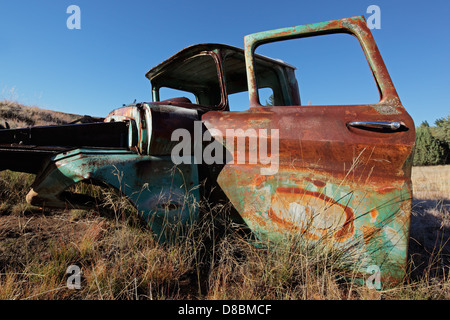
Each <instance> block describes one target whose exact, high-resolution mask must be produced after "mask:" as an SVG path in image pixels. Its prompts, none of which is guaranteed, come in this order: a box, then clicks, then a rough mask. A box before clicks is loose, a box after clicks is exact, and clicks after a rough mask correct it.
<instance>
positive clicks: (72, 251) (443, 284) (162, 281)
mask: <svg viewBox="0 0 450 320" xmlns="http://www.w3.org/2000/svg"><path fill="white" fill-rule="evenodd" d="M436 169H438V168H436ZM436 176H439V175H436ZM31 181H32V176H29V175H26V174H22V173H13V172H9V171H4V172H1V173H0V184H1V187H2V188H1V190H2V193H1V195H0V201H1V203H2V206H3V210H2V215H1V216H0V298H1V299H205V300H210V299H213V300H215V299H226V300H228V299H251V300H260V299H276V300H278V299H294V300H304V299H334V300H340V299H449V298H450V279H449V278H448V267H449V265H450V263H449V261H448V256H449V250H448V243H447V242H448V227H449V215H448V207H447V205H448V204H447V203H446V202H443V200H427V201H434V202H432V203H431V205H428V203H426V206H425V205H424V201H425V200H415V202H414V203H415V204H414V208H413V217H412V221H411V245H410V254H411V272H410V277H409V279H408V280H407V281H406V282H405V283H404V284H403V285H401V286H399V287H396V288H392V289H389V290H385V291H376V290H370V289H368V288H366V287H365V286H362V285H357V284H354V283H352V282H348V281H346V280H344V278H343V277H342V268H341V266H342V264H343V263H345V261H343V260H342V259H341V253H340V252H333V251H331V252H330V251H327V250H323V248H318V247H316V248H306V247H305V246H303V245H301V244H302V242H301V241H299V239H292V241H287V242H286V243H285V245H283V246H280V247H278V248H276V249H274V248H271V249H270V250H269V249H261V248H258V247H257V246H254V245H253V244H252V243H251V242H250V241H248V239H247V238H246V235H245V233H243V232H239V229H238V228H237V226H236V225H235V224H234V223H233V222H231V221H228V220H226V219H223V218H221V216H220V215H219V213H220V212H219V211H221V210H224V208H223V207H221V208H213V210H211V212H210V214H208V215H205V216H204V218H203V220H202V221H201V222H200V223H199V224H198V225H197V226H196V227H195V228H193V229H192V232H191V233H190V234H188V235H187V236H186V237H184V238H182V239H179V240H178V241H177V242H176V243H172V244H165V245H162V244H159V243H157V242H156V241H155V240H154V237H153V235H152V234H151V232H150V231H149V229H148V228H147V227H146V226H145V225H144V224H142V222H141V221H140V220H139V219H138V218H137V212H136V210H135V209H134V207H132V206H131V205H130V204H129V203H128V202H127V200H126V199H125V198H124V197H123V196H121V195H120V194H119V193H117V192H115V191H114V190H109V189H106V190H105V189H102V188H99V187H96V186H91V185H77V186H76V187H75V190H73V191H76V192H84V193H88V194H90V195H92V196H98V195H102V198H103V202H102V203H99V205H98V207H97V208H95V209H93V210H63V211H59V212H58V211H51V212H45V211H42V210H40V209H38V208H33V207H29V206H27V205H24V204H23V195H24V194H25V193H26V192H27V190H28V187H29V184H30V183H31ZM433 182H435V181H433ZM6 190H8V191H6ZM13 190H14V191H13ZM433 194H434V195H435V196H436V194H435V193H433ZM434 204H435V205H436V206H433V205H434ZM13 208H14V209H13ZM12 209H13V210H12ZM70 265H77V266H79V267H80V268H81V270H82V283H81V289H80V290H70V289H68V288H67V286H66V281H67V279H68V274H66V270H67V268H68V266H70Z"/></svg>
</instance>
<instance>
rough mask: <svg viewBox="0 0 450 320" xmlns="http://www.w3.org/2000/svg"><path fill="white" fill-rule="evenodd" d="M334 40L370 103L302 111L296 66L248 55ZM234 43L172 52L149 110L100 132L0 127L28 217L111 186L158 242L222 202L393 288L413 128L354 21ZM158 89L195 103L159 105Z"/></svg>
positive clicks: (112, 117) (400, 266)
mask: <svg viewBox="0 0 450 320" xmlns="http://www.w3.org/2000/svg"><path fill="white" fill-rule="evenodd" d="M332 33H347V34H351V35H353V36H355V37H356V38H357V40H358V41H359V43H360V45H361V48H362V50H363V52H364V55H365V57H366V59H367V62H368V64H369V67H370V70H371V72H372V74H373V77H374V79H375V82H376V84H377V86H378V91H379V94H380V100H379V102H378V103H375V104H366V105H333V106H328V105H304V104H302V103H301V101H300V94H299V88H298V84H297V80H296V78H295V73H294V68H293V67H292V66H290V65H289V64H287V63H284V62H282V61H280V60H277V59H272V58H268V57H265V56H261V55H258V54H255V49H256V48H257V47H258V46H259V45H261V44H265V43H269V42H277V41H283V40H287V39H294V38H304V37H312V36H317V35H323V34H332ZM244 42H245V48H244V50H242V49H239V48H236V47H232V46H228V45H223V44H200V45H193V46H190V47H188V48H186V49H184V50H182V51H180V52H178V53H176V54H175V55H173V56H172V57H171V58H169V59H168V60H166V61H164V62H162V63H161V64H159V65H157V66H156V67H154V68H153V69H151V70H150V71H148V73H147V74H146V77H147V78H148V79H149V80H150V82H151V88H152V102H141V103H133V104H131V105H127V106H123V107H121V108H118V109H116V110H114V111H112V112H111V113H110V114H108V115H107V116H106V117H105V118H104V119H103V120H102V121H101V122H92V123H81V124H71V125H60V126H48V127H31V128H20V129H5V130H0V155H1V158H0V170H5V169H10V170H15V171H22V172H29V173H33V174H36V179H35V181H34V184H33V185H32V189H31V191H30V192H29V194H28V195H27V197H26V199H27V201H28V202H29V203H30V204H32V205H36V206H45V207H63V208H66V207H67V206H71V207H84V206H86V205H89V201H90V199H87V198H86V197H84V196H82V195H76V194H72V193H70V192H68V191H67V190H68V188H69V187H70V186H72V185H74V184H76V183H78V182H81V181H91V182H98V183H103V184H107V185H109V186H113V187H115V188H116V189H118V190H120V191H121V192H122V193H123V194H125V195H126V196H127V197H128V198H129V199H130V200H131V201H132V202H133V203H134V205H135V206H136V208H137V209H138V211H139V212H140V214H141V215H142V218H143V219H145V220H146V221H148V222H149V225H150V226H151V228H152V230H153V231H154V233H155V234H156V236H158V237H160V239H164V237H166V236H167V233H168V232H169V233H170V231H171V229H170V227H168V226H170V225H171V224H173V223H178V224H181V225H189V224H190V223H192V222H193V221H195V220H196V219H198V215H199V211H200V210H201V209H202V208H201V207H200V206H199V204H202V203H204V202H202V201H205V199H206V201H209V202H210V203H212V204H215V203H218V202H219V201H226V202H229V203H231V204H232V206H233V209H234V210H235V211H236V212H237V213H238V214H239V215H240V217H241V218H242V220H243V222H245V224H246V225H247V226H248V228H249V229H250V230H251V231H252V232H253V233H254V234H255V236H256V237H257V238H259V239H262V240H267V241H280V240H282V239H284V237H285V236H286V235H289V234H292V233H295V234H300V235H301V237H302V238H303V239H307V240H308V241H312V242H323V243H325V244H327V245H328V246H331V247H333V248H338V249H340V250H348V252H350V251H351V252H352V254H353V255H354V257H355V261H357V262H358V266H357V267H355V272H356V273H358V274H362V275H364V274H366V275H367V273H370V272H371V271H368V270H370V268H369V267H370V266H377V267H378V268H379V269H378V270H379V271H380V272H381V281H382V282H383V283H396V282H398V281H400V280H401V279H402V277H403V276H404V274H405V268H406V263H407V249H408V239H409V227H410V215H411V198H412V192H411V190H412V188H411V179H410V175H411V159H412V153H413V148H414V141H415V131H414V123H413V120H412V119H411V117H410V115H409V114H408V113H407V111H406V110H405V108H404V107H403V105H402V103H401V102H400V99H399V97H398V95H397V92H396V90H395V87H394V85H393V83H392V81H391V78H390V76H389V73H388V71H387V69H386V66H385V64H384V62H383V60H382V57H381V55H380V52H379V50H378V48H377V46H376V44H375V41H374V39H373V36H372V34H371V31H370V30H369V28H368V27H367V25H366V22H365V19H364V17H362V16H358V17H352V18H346V19H340V20H333V21H327V22H322V23H314V24H308V25H300V26H296V27H290V28H283V29H277V30H271V31H266V32H259V33H254V34H251V35H248V36H246V37H245V41H244ZM165 87H167V88H172V89H177V90H181V91H184V92H189V93H191V94H192V95H193V96H194V97H195V101H192V100H190V99H188V98H186V97H179V98H172V99H168V100H164V101H160V90H161V88H165ZM261 88H271V90H272V92H273V105H271V106H264V105H262V103H261V101H260V97H259V89H261ZM239 92H248V95H249V101H250V108H249V109H248V110H246V111H230V109H229V96H230V95H231V94H234V93H239ZM192 137H193V138H192ZM175 151H176V152H175ZM237 160H239V161H237ZM363 278H364V277H363Z"/></svg>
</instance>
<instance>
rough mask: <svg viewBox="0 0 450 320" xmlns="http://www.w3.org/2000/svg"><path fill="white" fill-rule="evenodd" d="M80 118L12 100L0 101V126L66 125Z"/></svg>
mask: <svg viewBox="0 0 450 320" xmlns="http://www.w3.org/2000/svg"><path fill="white" fill-rule="evenodd" d="M80 118H81V116H80V115H76V114H69V113H64V112H57V111H52V110H45V109H41V108H38V107H28V106H24V105H22V104H20V103H17V102H15V101H12V100H2V101H0V125H2V126H5V123H8V125H9V127H10V128H24V127H31V126H44V125H53V124H55V125H57V124H66V123H69V122H72V121H75V120H77V119H80ZM5 127H6V126H5Z"/></svg>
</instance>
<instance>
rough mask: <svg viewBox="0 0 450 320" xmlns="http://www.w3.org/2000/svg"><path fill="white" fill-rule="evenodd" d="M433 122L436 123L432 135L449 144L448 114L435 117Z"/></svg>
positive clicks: (449, 117) (449, 124)
mask: <svg viewBox="0 0 450 320" xmlns="http://www.w3.org/2000/svg"><path fill="white" fill-rule="evenodd" d="M434 124H435V125H436V128H435V131H434V136H435V137H436V138H437V139H439V140H441V141H444V142H446V143H447V144H450V115H448V116H447V117H443V118H440V119H437V120H436V121H435V122H434Z"/></svg>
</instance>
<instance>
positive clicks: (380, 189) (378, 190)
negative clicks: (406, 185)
mask: <svg viewBox="0 0 450 320" xmlns="http://www.w3.org/2000/svg"><path fill="white" fill-rule="evenodd" d="M394 190H397V188H394V187H383V188H378V189H377V192H378V193H380V194H385V193H389V192H392V191H394Z"/></svg>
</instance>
